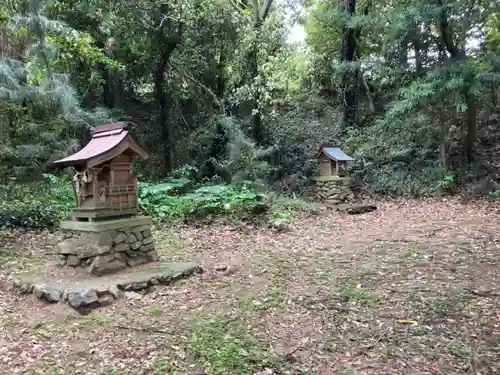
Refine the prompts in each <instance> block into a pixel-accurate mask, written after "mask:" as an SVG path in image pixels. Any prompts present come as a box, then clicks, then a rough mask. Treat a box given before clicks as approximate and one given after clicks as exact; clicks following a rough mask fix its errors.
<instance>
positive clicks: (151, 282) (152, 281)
mask: <svg viewBox="0 0 500 375" xmlns="http://www.w3.org/2000/svg"><path fill="white" fill-rule="evenodd" d="M149 283H150V284H151V285H158V284H159V283H160V282H159V281H158V280H156V279H155V278H154V277H153V278H152V279H151V280H149Z"/></svg>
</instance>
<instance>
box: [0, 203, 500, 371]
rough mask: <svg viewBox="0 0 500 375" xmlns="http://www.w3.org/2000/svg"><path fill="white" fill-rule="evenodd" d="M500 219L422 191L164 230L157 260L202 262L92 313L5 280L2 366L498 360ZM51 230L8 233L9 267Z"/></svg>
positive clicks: (493, 212) (38, 254) (32, 252)
mask: <svg viewBox="0 0 500 375" xmlns="http://www.w3.org/2000/svg"><path fill="white" fill-rule="evenodd" d="M499 224H500V216H499V211H498V207H497V206H496V205H495V203H494V202H493V203H492V202H479V203H469V204H467V205H463V204H460V202H458V201H456V200H448V201H438V200H420V201H400V202H390V203H379V204H378V210H377V211H375V212H373V213H369V214H365V215H359V216H354V215H342V214H338V213H333V212H330V213H325V214H321V215H317V216H310V217H304V218H296V219H294V221H293V222H292V223H291V225H290V229H291V230H290V231H287V232H276V231H273V230H271V229H267V228H241V227H238V228H237V227H231V226H228V225H224V226H222V225H220V226H210V227H200V228H192V227H184V228H168V229H163V230H159V231H157V232H156V233H155V235H156V239H157V241H158V249H159V251H160V253H161V258H162V259H161V260H162V261H168V262H186V261H194V262H198V263H201V264H203V266H204V267H205V269H206V270H207V272H206V273H204V274H201V275H197V276H194V277H192V278H190V279H187V280H183V281H181V282H179V283H177V284H175V285H172V286H169V287H159V288H157V289H156V290H154V291H153V292H151V293H149V294H146V295H144V296H143V297H142V298H141V299H137V300H120V301H118V302H117V303H116V304H113V305H111V306H108V307H106V308H102V309H98V310H96V311H94V312H92V314H90V315H88V316H80V315H78V314H77V313H76V312H74V311H72V310H71V309H69V308H67V307H64V306H62V305H47V304H44V303H42V302H39V301H36V300H34V299H33V298H32V297H31V296H18V295H14V294H12V293H11V292H9V291H7V290H5V288H3V289H2V288H0V297H1V299H0V301H1V302H0V372H1V373H12V374H50V375H53V374H54V375H55V374H59V375H69V374H99V375H104V374H107V375H111V374H115V375H118V374H119V375H121V374H134V375H136V374H137V375H141V374H152V375H153V374H155V375H156V374H161V375H165V374H169V375H171V374H178V375H180V374H183V375H184V374H188V375H190V374H193V375H194V374H211V375H214V374H224V375H239V374H241V375H248V374H254V373H256V372H258V371H262V370H263V369H264V368H269V369H272V370H273V371H274V373H275V374H308V375H312V374H318V375H331V374H447V375H448V374H496V373H500V365H499V363H500V290H499V289H500V288H499V287H498V285H500V283H499V277H500V276H499V274H500V273H499V266H500V257H499V255H498V254H499V251H498V246H499V241H500V237H499V235H498V228H499ZM51 241H53V235H52V234H49V233H37V234H35V233H20V232H16V233H12V234H10V235H7V236H5V235H4V237H3V239H2V242H1V244H2V245H0V246H1V247H0V267H1V273H2V280H4V281H5V280H6V279H7V278H8V277H9V276H10V275H12V274H13V273H15V272H19V270H23V271H30V270H37V269H40V268H42V267H47V266H46V265H47V260H49V259H53V257H54V255H53V254H52V251H53V248H52V244H51ZM226 266H227V267H226ZM51 267H52V266H51ZM216 268H218V269H219V270H216ZM51 270H53V272H63V273H64V272H68V271H65V270H61V271H58V268H57V267H55V266H54V268H53V269H52V268H51ZM65 276H67V275H65Z"/></svg>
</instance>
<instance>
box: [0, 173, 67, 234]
mask: <svg viewBox="0 0 500 375" xmlns="http://www.w3.org/2000/svg"><path fill="white" fill-rule="evenodd" d="M74 204H75V199H74V193H73V188H72V185H71V181H68V180H67V179H65V178H59V177H56V176H54V175H49V174H46V175H43V180H42V181H38V182H33V183H30V184H22V183H19V182H18V181H17V180H15V179H12V180H11V181H10V182H9V183H7V184H5V185H0V228H13V227H21V228H26V229H42V228H51V227H54V226H56V225H58V224H59V221H60V220H61V219H63V218H64V217H65V216H66V215H67V214H68V212H69V211H70V210H71V209H72V208H73V207H74Z"/></svg>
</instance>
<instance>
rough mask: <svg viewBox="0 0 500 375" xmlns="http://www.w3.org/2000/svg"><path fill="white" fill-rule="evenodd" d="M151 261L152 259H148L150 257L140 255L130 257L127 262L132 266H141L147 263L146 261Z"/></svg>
mask: <svg viewBox="0 0 500 375" xmlns="http://www.w3.org/2000/svg"><path fill="white" fill-rule="evenodd" d="M149 262H150V261H149V260H148V258H146V257H144V256H138V257H136V258H128V259H127V264H128V265H129V266H130V267H136V266H140V265H141V264H146V263H149Z"/></svg>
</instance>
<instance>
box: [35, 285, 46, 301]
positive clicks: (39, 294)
mask: <svg viewBox="0 0 500 375" xmlns="http://www.w3.org/2000/svg"><path fill="white" fill-rule="evenodd" d="M44 289H45V285H35V286H34V288H33V294H34V295H35V297H36V298H38V299H42V298H43V293H44Z"/></svg>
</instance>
